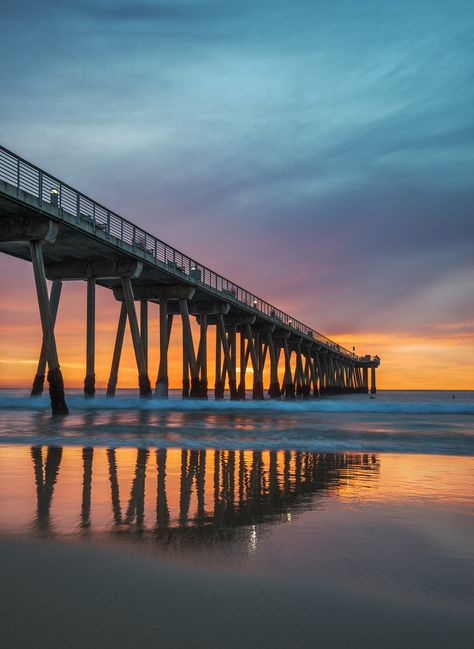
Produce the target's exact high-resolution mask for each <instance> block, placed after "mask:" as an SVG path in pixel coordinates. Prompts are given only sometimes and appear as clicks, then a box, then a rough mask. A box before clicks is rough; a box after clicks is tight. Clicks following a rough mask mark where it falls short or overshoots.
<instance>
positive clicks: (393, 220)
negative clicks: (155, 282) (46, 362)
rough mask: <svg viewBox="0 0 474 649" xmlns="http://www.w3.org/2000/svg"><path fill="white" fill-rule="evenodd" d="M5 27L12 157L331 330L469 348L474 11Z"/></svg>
mask: <svg viewBox="0 0 474 649" xmlns="http://www.w3.org/2000/svg"><path fill="white" fill-rule="evenodd" d="M2 27H3V28H2V39H1V41H0V74H1V79H2V86H1V87H2V92H1V95H0V115H1V122H0V135H1V140H2V142H3V143H4V145H5V146H7V147H9V148H12V149H13V150H15V151H17V152H18V153H20V154H22V155H23V156H24V157H26V158H27V159H30V160H32V161H33V162H35V163H36V164H38V165H40V166H43V167H44V168H46V169H48V170H50V171H51V172H52V173H55V174H56V175H58V176H59V177H61V178H63V179H65V180H67V181H68V182H70V183H71V184H73V185H74V186H76V187H78V188H80V189H81V190H83V191H84V192H85V193H87V194H90V195H92V196H93V197H95V198H97V199H98V200H101V201H102V202H104V203H106V204H107V205H109V206H111V207H113V208H114V209H115V210H116V211H118V212H119V213H122V214H123V215H124V216H127V217H129V218H131V219H132V220H135V221H136V222H137V223H140V224H141V225H143V226H145V227H147V228H148V229H149V230H150V231H152V232H153V233H154V234H157V235H158V236H160V237H161V238H163V239H164V240H165V241H168V242H169V243H171V244H174V245H176V246H177V247H179V248H181V249H183V250H184V251H185V252H188V253H189V254H191V255H193V256H194V257H196V258H198V259H200V260H201V261H202V262H203V263H206V264H207V265H209V266H211V267H214V268H215V269H216V270H218V271H219V272H221V273H222V274H224V275H227V276H229V278H230V279H232V280H234V281H236V282H238V283H240V284H242V285H244V286H248V287H249V288H250V289H252V290H254V291H256V292H257V293H259V294H261V295H262V297H264V298H267V299H269V300H270V301H272V302H274V303H276V304H277V305H278V306H281V307H282V308H284V309H286V310H288V311H290V312H292V313H294V315H295V316H296V317H298V318H299V319H301V320H303V321H305V322H307V323H308V324H309V325H312V326H314V327H315V328H317V329H319V330H321V331H323V332H327V333H330V334H331V335H335V336H337V335H338V333H341V334H342V333H346V332H348V331H350V332H352V333H354V335H360V336H364V335H366V334H367V335H369V334H370V335H371V334H372V333H374V332H392V333H394V334H396V333H397V332H398V333H401V334H403V335H413V336H415V335H416V336H420V337H423V336H426V337H427V339H428V338H429V339H431V338H432V337H433V336H437V335H444V334H446V336H450V335H453V332H454V335H458V334H462V335H464V336H467V337H468V338H469V340H470V341H471V342H472V337H473V335H474V307H473V297H474V295H473V293H474V291H473V282H474V221H473V198H474V183H473V166H474V165H473V163H474V146H473V140H474V123H473V122H474V120H473V115H474V110H473V106H474V79H473V70H474V52H473V38H472V34H473V27H474V6H473V5H472V3H471V2H462V1H459V0H452V1H450V2H445V1H437V0H431V1H429V2H428V1H419V2H405V1H401V2H397V3H393V2H383V1H380V0H379V1H377V2H376V1H362V2H348V1H337V0H336V1H334V2H330V3H329V2H319V1H317V0H314V1H312V2H306V1H303V0H293V1H292V2H289V1H288V2H281V1H278V0H277V1H272V2H269V1H262V2H250V1H248V0H242V1H233V2H227V1H226V0H223V1H222V0H221V1H212V2H206V1H200V0H188V1H186V2H181V1H180V0H175V1H174V2H157V1H155V2H133V3H132V2H123V1H122V0H114V1H112V0H110V1H103V0H97V1H94V2H93V1H92V0H91V1H89V2H61V3H54V2H49V1H48V0H46V1H45V2H21V1H20V2H17V3H16V4H15V5H13V3H9V4H8V5H7V6H5V7H3V8H2ZM0 263H1V264H2V267H4V268H7V267H8V262H7V261H5V260H1V262H0ZM25 272H29V269H26V271H25ZM5 290H6V289H5ZM443 332H444V334H443ZM374 351H376V350H374Z"/></svg>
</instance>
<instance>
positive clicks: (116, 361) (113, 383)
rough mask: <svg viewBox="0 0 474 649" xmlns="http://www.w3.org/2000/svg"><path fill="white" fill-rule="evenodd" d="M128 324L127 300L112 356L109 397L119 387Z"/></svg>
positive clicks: (120, 317) (121, 310) (123, 304)
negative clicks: (119, 374) (118, 381)
mask: <svg viewBox="0 0 474 649" xmlns="http://www.w3.org/2000/svg"><path fill="white" fill-rule="evenodd" d="M126 324H127V308H126V306H125V302H122V305H121V307H120V315H119V320H118V325H117V335H116V337H115V346H114V354H113V357H112V367H111V368H110V376H109V382H108V384H107V392H106V396H107V397H109V398H110V397H114V396H115V389H116V387H117V378H118V371H119V365H120V356H121V355H122V346H123V337H124V334H125V325H126Z"/></svg>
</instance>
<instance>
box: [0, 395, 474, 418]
mask: <svg viewBox="0 0 474 649" xmlns="http://www.w3.org/2000/svg"><path fill="white" fill-rule="evenodd" d="M67 402H68V405H69V409H70V410H71V411H72V412H80V411H88V410H89V411H97V410H98V411H108V410H135V411H137V410H139V411H143V410H150V411H163V412H166V411H176V412H192V411H195V412H251V411H253V412H255V411H258V412H269V413H271V412H275V413H279V414H284V413H290V414H297V413H354V414H356V413H360V414H369V415H370V414H408V415H474V402H471V401H468V402H466V401H461V400H460V401H455V400H452V401H449V402H441V401H423V402H407V401H393V400H390V401H384V400H379V399H368V398H365V399H364V398H361V399H353V400H349V399H344V398H337V397H336V398H332V399H328V398H318V399H312V400H308V401H306V400H305V401H299V400H294V401H284V400H282V401H273V400H266V401H252V400H246V401H229V400H222V401H214V400H211V399H210V400H208V401H202V400H198V399H184V400H181V399H169V400H155V399H152V400H147V399H137V398H128V397H118V398H115V399H107V398H105V397H96V398H95V399H85V398H84V397H81V396H77V395H74V396H69V397H67ZM49 407H50V402H49V398H48V397H47V396H43V397H35V398H30V397H17V396H5V397H1V398H0V410H29V411H35V410H48V409H49Z"/></svg>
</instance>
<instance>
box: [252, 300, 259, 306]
mask: <svg viewBox="0 0 474 649" xmlns="http://www.w3.org/2000/svg"><path fill="white" fill-rule="evenodd" d="M257 304H258V303H257V300H254V301H253V305H254V307H255V308H257Z"/></svg>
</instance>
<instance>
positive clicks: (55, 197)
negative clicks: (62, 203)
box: [49, 187, 59, 207]
mask: <svg viewBox="0 0 474 649" xmlns="http://www.w3.org/2000/svg"><path fill="white" fill-rule="evenodd" d="M49 198H50V201H51V205H54V206H55V207H57V206H58V203H59V192H58V190H57V189H55V188H54V187H53V189H50V190H49Z"/></svg>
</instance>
